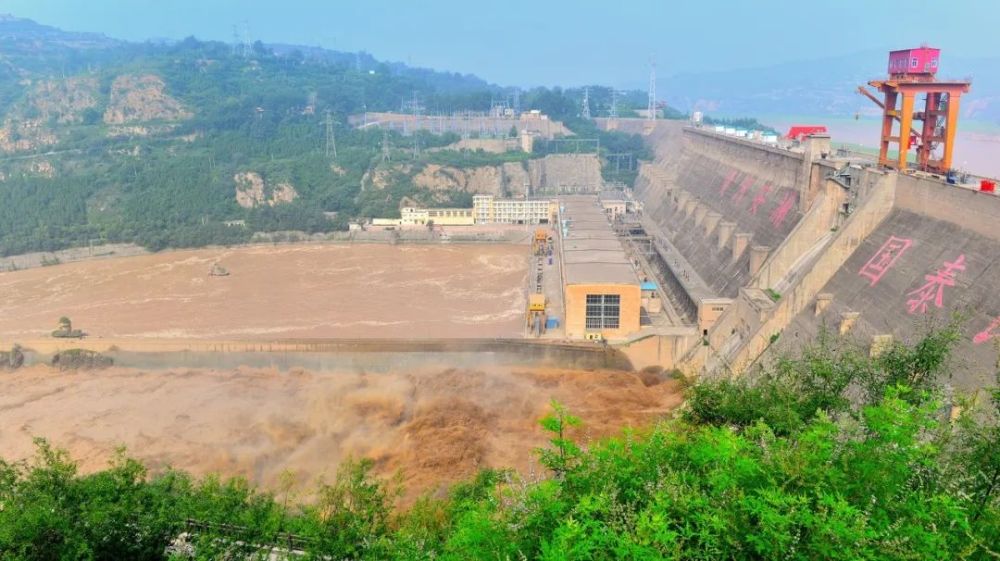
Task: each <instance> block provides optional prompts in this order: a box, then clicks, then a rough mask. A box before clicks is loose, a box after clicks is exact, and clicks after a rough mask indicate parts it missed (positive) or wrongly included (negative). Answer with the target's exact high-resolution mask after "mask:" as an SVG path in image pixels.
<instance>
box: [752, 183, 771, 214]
mask: <svg viewBox="0 0 1000 561" xmlns="http://www.w3.org/2000/svg"><path fill="white" fill-rule="evenodd" d="M770 192H771V184H770V183H765V184H764V186H763V187H761V188H760V191H757V194H756V195H754V198H753V200H752V201H750V214H752V215H754V216H757V209H758V208H760V205H762V204H764V203H765V202H767V195H768V194H769V193H770Z"/></svg>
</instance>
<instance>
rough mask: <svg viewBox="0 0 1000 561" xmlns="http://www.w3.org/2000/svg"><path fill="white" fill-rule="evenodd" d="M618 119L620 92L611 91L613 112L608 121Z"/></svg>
mask: <svg viewBox="0 0 1000 561" xmlns="http://www.w3.org/2000/svg"><path fill="white" fill-rule="evenodd" d="M617 118H618V90H616V89H612V90H611V111H610V112H609V113H608V120H609V121H614V120H615V119H617Z"/></svg>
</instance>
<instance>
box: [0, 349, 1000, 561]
mask: <svg viewBox="0 0 1000 561" xmlns="http://www.w3.org/2000/svg"><path fill="white" fill-rule="evenodd" d="M953 340H954V339H953V337H952V335H951V334H950V333H949V332H948V331H947V330H944V331H942V332H938V333H934V334H932V335H930V336H928V337H927V338H925V339H924V340H922V341H921V342H919V343H918V344H917V345H914V346H912V347H906V346H901V345H900V346H897V347H895V348H893V349H890V350H889V351H888V352H886V353H884V354H883V355H881V356H880V357H878V358H875V359H871V358H868V357H867V356H865V355H864V354H862V353H858V352H855V351H853V350H852V349H850V348H843V349H836V348H833V347H830V346H824V345H825V343H824V344H821V345H820V346H819V347H817V348H815V349H811V350H809V351H808V352H806V353H804V355H803V357H802V358H800V359H798V360H794V361H788V360H786V361H779V363H778V364H776V365H775V366H774V367H773V368H769V369H768V370H767V371H765V372H762V373H760V374H759V375H758V376H755V377H753V379H752V381H749V382H748V381H738V382H734V381H728V380H722V381H704V382H702V383H700V384H697V385H695V386H693V387H692V388H691V389H690V393H689V402H688V408H687V409H686V411H685V413H684V414H683V415H680V416H679V417H678V418H676V419H671V420H665V421H663V422H661V423H659V424H657V425H655V426H653V427H648V428H646V429H643V430H639V431H631V432H626V433H624V434H623V435H622V436H620V437H617V438H613V439H609V440H607V441H604V442H600V443H597V444H594V445H591V446H590V447H589V448H585V447H583V446H582V445H581V444H580V443H578V442H576V441H574V440H573V439H572V438H571V436H572V435H573V434H574V432H573V427H574V426H575V425H577V424H579V422H580V420H579V419H577V418H575V417H573V416H572V415H571V414H570V413H569V412H567V411H566V410H565V409H563V408H562V407H561V406H560V405H559V404H554V407H553V413H552V415H550V416H549V417H547V418H545V419H543V420H542V426H543V428H544V429H545V430H547V431H548V432H549V433H550V434H551V435H552V437H551V441H550V445H549V446H548V447H546V448H545V449H543V450H539V458H540V461H541V462H542V463H543V465H545V466H546V467H547V468H548V469H549V470H550V474H549V477H547V478H544V479H541V480H537V481H526V480H524V479H523V478H520V477H518V476H517V475H516V474H513V473H511V472H508V471H501V470H484V471H482V472H481V473H479V474H478V475H477V476H476V477H475V478H473V479H471V480H469V481H467V482H463V483H461V484H458V485H456V486H454V487H453V488H452V490H451V492H450V494H449V496H448V497H447V498H446V499H443V500H435V499H430V498H425V499H423V500H420V501H418V502H417V504H415V505H414V506H413V507H411V508H410V509H409V510H407V511H405V512H401V511H396V510H394V509H393V504H394V502H395V499H396V497H397V492H398V489H396V488H395V486H394V485H393V484H392V483H390V482H385V481H381V480H378V479H376V478H374V477H373V476H372V474H371V468H372V465H371V463H370V462H367V461H364V460H362V461H360V462H349V463H347V464H345V465H344V466H341V469H340V471H339V473H338V476H337V478H336V480H335V481H334V482H333V483H331V484H329V485H326V486H324V487H322V488H321V489H319V492H318V493H317V497H318V498H317V499H316V501H315V502H313V503H311V504H309V505H302V506H291V505H289V504H288V503H289V500H288V496H287V493H286V492H281V493H279V494H278V495H272V494H267V493H263V492H260V491H258V490H256V489H254V488H253V487H251V486H250V485H249V484H247V483H246V482H245V481H243V480H239V479H234V480H228V481H222V480H220V479H217V478H207V479H204V480H200V481H199V480H194V479H192V478H191V477H189V476H187V475H185V474H183V473H180V472H176V471H167V472H165V473H162V474H157V475H154V476H152V477H150V476H149V475H148V474H147V473H146V470H145V469H144V468H143V466H142V465H141V464H139V463H138V462H136V461H134V460H131V459H128V458H127V457H126V456H125V455H124V454H119V455H118V456H116V458H115V459H114V460H113V462H112V463H111V466H110V467H109V469H107V470H105V471H103V472H100V473H97V474H93V475H87V476H81V475H79V474H78V473H77V472H76V467H75V465H74V464H73V463H72V462H71V461H70V460H69V459H68V458H67V457H66V455H65V454H64V453H62V452H60V451H57V450H53V449H52V448H51V447H50V446H48V445H47V444H46V443H45V442H44V441H40V442H39V448H38V454H37V455H36V457H35V459H34V460H33V462H31V463H22V464H6V463H3V464H0V558H2V559H163V558H164V557H166V554H165V548H166V547H167V545H168V544H169V543H170V542H171V541H173V540H174V539H175V538H176V537H177V536H179V535H181V534H182V533H184V532H190V535H189V536H188V542H189V544H190V547H189V548H188V549H181V550H179V549H177V548H174V551H187V552H193V554H194V555H195V556H196V557H197V558H200V559H219V558H249V557H250V556H252V555H253V554H254V553H258V554H259V553H260V552H262V551H270V549H271V548H272V547H275V546H277V547H284V548H290V549H293V550H296V551H300V552H301V553H302V556H304V557H307V558H308V557H311V558H317V559H455V560H458V559H499V560H505V559H544V560H567V561H568V560H590V559H594V560H598V559H636V560H638V559H696V560H699V559H703V560H717V559H746V560H753V559H802V560H812V559H845V560H846V559H851V560H854V559H873V560H874V559H900V560H902V559H935V560H936V559H995V558H997V556H998V555H1000V546H998V544H1000V499H998V496H1000V425H998V423H997V419H998V417H1000V392H993V393H992V394H989V395H984V396H980V397H981V399H980V400H979V403H978V405H976V404H975V403H973V402H969V403H965V404H964V405H965V407H964V413H963V414H962V415H961V416H960V417H959V418H958V419H957V420H956V421H954V422H952V420H951V419H950V417H949V412H950V410H951V409H950V408H949V407H944V403H943V402H942V399H941V393H940V392H939V391H938V385H939V383H940V382H939V381H940V380H941V379H942V376H943V375H944V373H945V372H946V369H947V366H946V365H947V356H948V350H949V348H950V345H951V344H952V342H953ZM190 520H194V521H197V523H196V524H192V523H190V522H189V521H190ZM175 556H177V555H176V554H175ZM178 557H179V556H178Z"/></svg>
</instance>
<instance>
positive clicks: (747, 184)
mask: <svg viewBox="0 0 1000 561" xmlns="http://www.w3.org/2000/svg"><path fill="white" fill-rule="evenodd" d="M754 181H755V180H754V178H753V177H747V178H746V179H744V180H743V183H740V190H739V191H737V192H735V193H733V198H732V201H733V202H734V203H738V202H740V201H742V200H743V197H745V196H746V194H747V191H749V190H750V188H751V187H753V184H754Z"/></svg>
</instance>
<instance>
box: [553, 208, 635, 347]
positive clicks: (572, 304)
mask: <svg viewBox="0 0 1000 561" xmlns="http://www.w3.org/2000/svg"><path fill="white" fill-rule="evenodd" d="M559 221H560V224H559V230H560V234H561V241H562V243H561V244H560V252H561V254H562V264H563V266H562V274H563V297H564V301H565V310H566V321H565V328H566V336H567V337H569V338H572V339H591V338H600V339H609V340H616V339H617V340H621V339H625V338H627V337H628V336H629V335H631V334H633V333H635V332H637V331H639V325H640V316H641V309H642V293H641V290H640V284H639V279H638V277H637V276H636V273H635V269H634V268H633V266H632V263H630V262H629V260H628V258H627V256H626V255H625V250H624V248H623V247H622V244H621V242H620V241H619V240H618V238H617V236H616V235H615V233H614V231H613V230H612V229H611V224H610V223H609V222H608V218H607V215H606V214H605V212H604V209H603V208H602V207H601V205H600V203H599V202H598V200H597V198H596V197H586V196H582V197H567V198H565V199H561V200H560V201H559Z"/></svg>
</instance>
